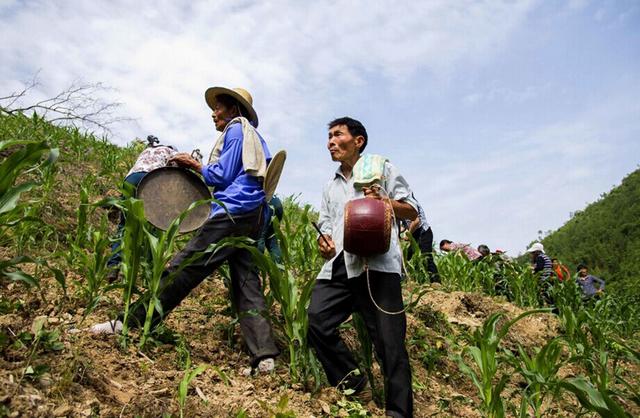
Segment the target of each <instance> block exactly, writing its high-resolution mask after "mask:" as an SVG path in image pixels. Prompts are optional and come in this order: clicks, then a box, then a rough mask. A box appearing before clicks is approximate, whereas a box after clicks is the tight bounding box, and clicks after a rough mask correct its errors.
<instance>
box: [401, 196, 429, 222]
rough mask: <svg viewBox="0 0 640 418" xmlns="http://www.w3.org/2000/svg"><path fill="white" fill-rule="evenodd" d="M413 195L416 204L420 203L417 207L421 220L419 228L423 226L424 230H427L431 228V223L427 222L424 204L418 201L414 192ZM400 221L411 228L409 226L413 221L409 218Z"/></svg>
mask: <svg viewBox="0 0 640 418" xmlns="http://www.w3.org/2000/svg"><path fill="white" fill-rule="evenodd" d="M411 197H412V198H413V200H414V201H415V202H416V204H417V205H418V208H417V209H416V210H417V211H418V220H419V222H420V224H419V225H418V228H416V230H417V229H419V228H422V229H423V230H425V231H426V230H427V229H429V228H430V226H429V223H428V222H427V215H426V214H425V213H424V209H422V205H421V204H420V203H418V201H417V200H416V197H415V196H414V195H413V193H412V194H411ZM400 223H402V225H403V227H404V228H405V229H409V226H410V225H411V221H410V220H408V219H402V220H401V221H400Z"/></svg>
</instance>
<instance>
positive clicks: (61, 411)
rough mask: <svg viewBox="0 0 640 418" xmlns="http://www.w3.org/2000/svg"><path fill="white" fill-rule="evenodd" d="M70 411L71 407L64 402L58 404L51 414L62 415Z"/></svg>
mask: <svg viewBox="0 0 640 418" xmlns="http://www.w3.org/2000/svg"><path fill="white" fill-rule="evenodd" d="M70 412H71V407H70V406H69V405H66V404H64V405H60V406H59V407H57V408H56V409H54V410H53V416H54V417H64V416H66V415H69V413H70Z"/></svg>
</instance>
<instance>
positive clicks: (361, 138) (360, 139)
mask: <svg viewBox="0 0 640 418" xmlns="http://www.w3.org/2000/svg"><path fill="white" fill-rule="evenodd" d="M355 140H356V147H358V151H360V150H361V149H362V146H363V145H364V136H362V135H358V136H356V138H355Z"/></svg>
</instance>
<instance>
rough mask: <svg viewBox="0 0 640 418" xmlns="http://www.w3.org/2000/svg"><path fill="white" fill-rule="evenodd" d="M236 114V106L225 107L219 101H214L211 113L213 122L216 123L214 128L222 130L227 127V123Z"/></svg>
mask: <svg viewBox="0 0 640 418" xmlns="http://www.w3.org/2000/svg"><path fill="white" fill-rule="evenodd" d="M238 114H239V112H238V107H237V106H232V107H227V106H225V105H224V104H222V103H220V102H216V104H215V105H214V106H213V113H212V114H211V117H212V118H213V124H214V125H216V130H217V131H220V132H222V131H224V128H226V127H227V123H229V121H231V119H233V118H235V117H236V116H238Z"/></svg>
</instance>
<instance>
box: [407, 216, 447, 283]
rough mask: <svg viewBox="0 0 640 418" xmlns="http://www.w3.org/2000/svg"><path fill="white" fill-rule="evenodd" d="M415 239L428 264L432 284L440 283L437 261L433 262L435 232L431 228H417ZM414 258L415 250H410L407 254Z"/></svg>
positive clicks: (414, 234)
mask: <svg viewBox="0 0 640 418" xmlns="http://www.w3.org/2000/svg"><path fill="white" fill-rule="evenodd" d="M411 235H412V236H413V239H415V240H416V242H417V243H418V247H419V248H420V252H421V253H422V255H423V256H424V258H425V262H426V263H427V271H428V272H429V278H430V280H431V282H438V283H440V275H439V274H438V267H437V266H436V263H435V261H434V260H433V231H432V230H431V227H429V228H427V229H424V228H422V227H421V226H420V227H418V228H416V230H415V231H413V234H411ZM412 256H413V249H412V248H409V252H408V253H407V257H408V258H411V257H412Z"/></svg>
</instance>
